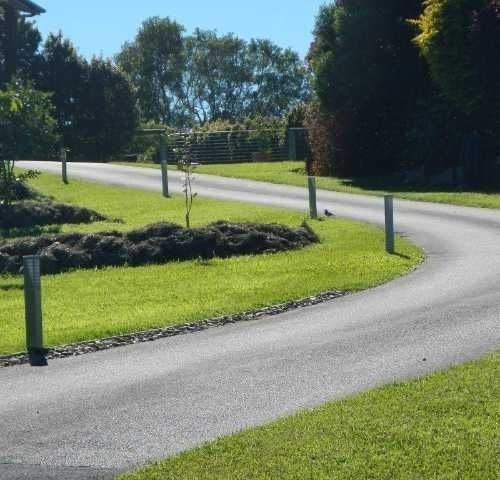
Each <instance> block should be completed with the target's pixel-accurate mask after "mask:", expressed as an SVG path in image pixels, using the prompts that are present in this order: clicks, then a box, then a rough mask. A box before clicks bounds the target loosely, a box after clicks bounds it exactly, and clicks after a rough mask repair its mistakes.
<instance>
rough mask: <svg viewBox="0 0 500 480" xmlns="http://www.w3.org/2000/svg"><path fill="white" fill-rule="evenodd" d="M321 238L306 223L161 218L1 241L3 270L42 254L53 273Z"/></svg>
mask: <svg viewBox="0 0 500 480" xmlns="http://www.w3.org/2000/svg"><path fill="white" fill-rule="evenodd" d="M318 241H319V240H318V238H317V236H316V235H315V234H314V232H312V231H311V230H310V229H308V228H307V227H301V228H296V229H292V228H289V227H285V226H283V225H275V224H273V225H261V224H252V223H246V224H233V223H227V222H216V223H213V224H211V225H209V226H207V227H205V228H197V229H186V228H183V227H181V226H179V225H175V224H172V223H159V224H155V225H150V226H148V227H145V228H143V229H140V230H135V231H132V232H129V233H120V232H106V233H96V234H81V233H68V234H48V235H42V236H40V237H36V238H24V239H18V240H10V241H7V242H5V243H4V244H3V245H0V274H18V273H20V272H21V269H22V257H23V256H25V255H40V256H41V261H42V272H43V273H46V274H53V273H60V272H64V271H67V270H72V269H87V268H100V267H107V266H121V265H131V266H139V265H147V264H162V263H166V262H170V261H174V260H192V259H196V258H201V259H209V258H214V257H221V258H226V257H230V256H234V255H249V254H262V253H276V252H282V251H286V250H293V249H297V248H302V247H305V246H307V245H310V244H312V243H315V242H318Z"/></svg>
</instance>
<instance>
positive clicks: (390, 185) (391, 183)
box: [339, 176, 500, 194]
mask: <svg viewBox="0 0 500 480" xmlns="http://www.w3.org/2000/svg"><path fill="white" fill-rule="evenodd" d="M339 180H340V182H341V184H342V185H343V186H345V187H354V188H360V189H362V190H367V191H368V190H369V191H374V192H381V193H382V192H391V191H392V192H401V193H463V192H467V193H479V194H499V193H500V188H498V187H497V188H491V187H490V188H487V187H485V188H468V187H463V186H450V185H448V186H447V185H425V184H421V183H418V184H416V183H407V182H405V181H404V180H403V179H402V178H401V177H394V176H379V177H353V178H343V179H339Z"/></svg>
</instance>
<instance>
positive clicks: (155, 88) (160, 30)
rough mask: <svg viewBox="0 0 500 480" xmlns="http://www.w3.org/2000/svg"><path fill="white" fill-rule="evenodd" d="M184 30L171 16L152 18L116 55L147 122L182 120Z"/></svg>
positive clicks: (175, 121)
mask: <svg viewBox="0 0 500 480" xmlns="http://www.w3.org/2000/svg"><path fill="white" fill-rule="evenodd" d="M183 31H184V27H182V26H181V25H180V24H178V23H177V22H175V21H173V20H170V19H169V18H159V17H153V18H149V19H147V20H146V21H144V22H143V24H142V26H141V27H140V29H139V32H138V33H137V36H136V38H135V39H134V40H133V41H132V42H127V43H125V44H124V45H123V47H122V50H121V52H120V53H119V54H118V55H117V57H116V62H117V64H118V65H119V67H120V68H121V69H122V70H123V71H124V72H125V73H126V74H127V75H128V76H129V78H130V80H131V82H132V84H133V85H134V86H135V88H136V94H137V99H138V104H139V108H140V111H141V115H142V119H143V120H145V121H156V122H161V123H164V124H167V125H174V124H175V123H178V122H179V109H180V105H181V100H180V92H181V82H182V73H183V70H184V61H185V60H184V45H183V40H182V33H183ZM181 116H182V115H181Z"/></svg>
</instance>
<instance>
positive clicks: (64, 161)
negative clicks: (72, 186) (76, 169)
mask: <svg viewBox="0 0 500 480" xmlns="http://www.w3.org/2000/svg"><path fill="white" fill-rule="evenodd" d="M60 157H61V174H62V181H63V182H64V183H66V184H68V183H69V182H68V152H67V151H66V149H65V148H64V147H63V148H61V151H60Z"/></svg>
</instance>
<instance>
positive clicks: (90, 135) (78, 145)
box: [72, 58, 138, 160]
mask: <svg viewBox="0 0 500 480" xmlns="http://www.w3.org/2000/svg"><path fill="white" fill-rule="evenodd" d="M137 124H138V117H137V110H136V105H135V99H134V95H133V92H132V88H131V86H130V83H129V81H128V80H127V78H126V77H125V76H124V75H123V74H122V73H121V72H120V71H119V70H118V69H117V68H116V67H115V66H114V65H113V64H112V63H111V62H110V61H109V60H104V59H102V58H94V59H92V61H91V62H90V63H89V64H88V65H87V66H86V69H85V74H84V79H83V88H82V90H81V92H80V94H79V95H78V97H77V98H76V105H75V114H74V121H73V124H72V129H73V135H74V137H75V140H74V142H75V143H74V145H73V148H74V153H75V156H80V157H85V158H88V159H93V160H104V159H108V158H109V157H111V156H113V155H116V154H118V153H120V152H121V151H122V150H123V149H124V148H125V146H126V145H127V144H128V143H129V142H130V141H131V140H132V138H133V136H134V133H135V131H136V128H137Z"/></svg>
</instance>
